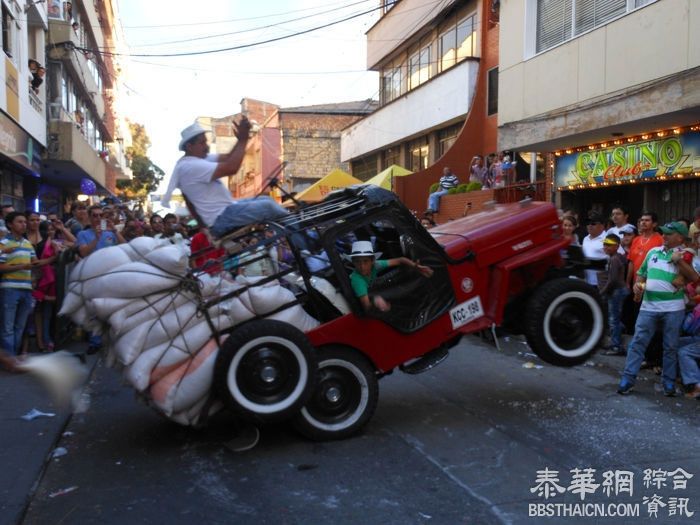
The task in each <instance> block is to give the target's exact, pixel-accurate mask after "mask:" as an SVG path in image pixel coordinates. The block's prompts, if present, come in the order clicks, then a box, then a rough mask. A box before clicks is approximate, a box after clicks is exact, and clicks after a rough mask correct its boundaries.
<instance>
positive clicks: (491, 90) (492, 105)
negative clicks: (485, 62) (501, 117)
mask: <svg viewBox="0 0 700 525" xmlns="http://www.w3.org/2000/svg"><path fill="white" fill-rule="evenodd" d="M488 75H489V76H488V102H487V108H486V114H487V115H495V114H496V113H498V68H497V67H494V68H493V69H489V73H488Z"/></svg>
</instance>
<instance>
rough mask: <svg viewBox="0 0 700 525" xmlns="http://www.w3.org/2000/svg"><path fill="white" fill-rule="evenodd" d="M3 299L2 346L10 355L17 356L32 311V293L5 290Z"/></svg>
mask: <svg viewBox="0 0 700 525" xmlns="http://www.w3.org/2000/svg"><path fill="white" fill-rule="evenodd" d="M0 297H2V331H1V332H0V344H2V348H3V349H4V350H6V351H7V352H9V353H10V354H14V355H17V354H19V350H20V348H21V346H22V335H23V334H24V327H25V326H26V324H27V318H28V317H29V314H30V312H31V311H32V305H33V302H34V301H33V300H32V291H31V290H21V289H18V288H3V289H2V291H1V292H0Z"/></svg>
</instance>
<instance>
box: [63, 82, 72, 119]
mask: <svg viewBox="0 0 700 525" xmlns="http://www.w3.org/2000/svg"><path fill="white" fill-rule="evenodd" d="M69 86H70V84H69V83H68V79H67V78H66V75H65V74H64V75H62V76H61V105H62V106H63V109H65V110H66V111H67V112H70V111H71V105H70V98H69V96H68V93H69V91H70V87H69Z"/></svg>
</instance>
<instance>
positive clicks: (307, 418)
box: [214, 186, 605, 439]
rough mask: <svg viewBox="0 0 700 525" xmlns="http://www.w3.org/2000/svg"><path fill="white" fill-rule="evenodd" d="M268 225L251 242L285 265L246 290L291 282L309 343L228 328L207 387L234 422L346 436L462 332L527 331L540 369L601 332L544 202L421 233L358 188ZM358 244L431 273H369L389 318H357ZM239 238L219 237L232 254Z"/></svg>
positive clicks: (373, 191)
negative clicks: (310, 321) (283, 251)
mask: <svg viewBox="0 0 700 525" xmlns="http://www.w3.org/2000/svg"><path fill="white" fill-rule="evenodd" d="M267 228H268V232H269V231H270V230H272V231H274V232H275V234H274V235H269V234H268V235H267V236H266V237H265V240H264V241H261V243H262V245H267V246H268V248H272V247H275V246H277V245H279V244H280V243H284V244H285V246H288V247H289V248H290V249H291V250H292V252H293V254H294V261H293V262H292V263H291V264H289V265H287V266H286V267H285V266H283V265H279V268H278V271H277V273H275V274H274V275H272V276H269V277H267V278H264V279H263V280H262V281H259V282H258V283H257V284H261V283H265V282H268V281H270V280H274V279H278V280H280V281H281V282H285V283H288V284H287V286H289V288H290V289H292V290H293V291H294V293H295V298H296V299H295V303H298V304H301V305H302V306H303V308H304V310H305V311H306V312H307V313H308V314H310V315H311V316H313V317H314V318H315V319H317V320H318V321H319V322H320V324H319V325H318V326H317V327H316V328H314V329H311V330H309V331H307V332H306V333H303V332H301V331H300V330H298V329H297V328H295V327H294V326H291V325H290V324H288V323H284V322H280V321H271V320H266V319H256V320H253V321H249V322H247V323H245V324H242V325H239V326H236V327H234V328H233V329H232V330H231V334H230V336H229V338H228V339H227V340H226V341H225V342H224V343H223V345H222V348H221V351H220V352H219V355H218V358H217V363H216V367H215V372H214V387H215V390H216V392H217V394H218V395H219V397H221V398H222V399H223V400H224V401H225V402H226V403H227V404H228V406H229V407H230V408H233V409H234V410H235V411H236V412H238V413H239V414H242V415H244V416H247V417H251V418H254V419H257V420H273V419H276V420H279V419H285V418H290V419H292V420H293V423H294V425H295V427H296V428H297V429H298V430H299V431H300V432H301V433H302V434H303V435H305V436H307V437H309V438H312V439H338V438H344V437H347V436H349V435H352V434H354V433H356V432H357V431H358V430H359V429H360V428H361V427H362V426H363V425H365V424H366V423H367V421H368V420H369V419H370V418H371V416H372V414H373V412H374V410H375V408H376V404H377V398H378V383H377V381H378V379H379V378H381V377H383V376H384V375H386V374H389V373H391V372H393V371H394V369H396V368H398V369H399V370H401V371H403V372H407V373H419V372H422V371H425V370H427V369H430V368H431V367H432V366H434V365H435V364H437V363H438V362H440V361H441V360H442V359H443V358H444V357H446V355H447V351H448V349H449V348H450V347H451V346H453V345H455V344H456V343H457V342H458V341H459V339H460V338H461V336H462V335H463V334H468V333H474V332H478V331H482V330H490V329H493V328H495V327H501V326H505V327H506V328H507V329H509V330H510V331H520V332H521V333H523V332H524V333H525V335H526V337H527V341H528V343H529V344H530V346H531V348H532V349H533V351H534V352H536V353H537V355H538V356H540V357H541V358H542V359H543V360H545V361H547V362H549V363H552V364H554V365H560V366H573V365H577V364H580V363H582V362H584V361H585V360H586V359H587V358H588V357H589V356H590V355H591V353H592V352H593V351H594V349H595V348H596V346H597V344H598V342H599V340H600V338H601V337H602V335H603V332H604V328H605V320H604V315H603V309H602V307H601V303H600V298H599V296H598V294H597V291H596V290H595V289H594V288H593V287H591V286H589V285H588V284H586V283H585V282H584V281H582V280H580V279H577V278H574V277H571V276H568V275H567V272H566V271H565V269H564V264H563V260H562V256H561V251H562V250H565V249H566V245H567V241H566V240H565V239H563V238H562V236H561V231H560V226H559V220H558V218H557V213H556V210H555V209H554V206H552V205H551V204H549V203H543V202H528V203H519V204H506V205H497V206H495V207H494V208H493V209H492V210H489V211H485V212H481V213H477V214H474V215H472V216H469V217H466V218H463V219H459V220H455V221H452V222H449V223H447V224H444V225H441V226H438V227H436V228H433V229H431V230H426V229H424V228H423V227H422V226H421V225H420V223H419V222H418V221H417V220H416V218H415V217H414V216H413V215H412V214H411V213H410V212H409V211H408V210H407V209H406V208H405V207H404V206H403V204H402V203H401V202H400V201H399V200H398V199H397V198H396V196H395V195H394V194H393V193H391V192H388V191H386V190H383V189H381V188H377V187H374V186H357V187H353V188H348V189H345V190H341V191H338V192H334V193H332V194H331V195H329V196H328V197H327V198H326V199H325V200H324V201H323V202H321V203H319V204H316V205H312V206H309V207H306V208H304V209H302V210H300V211H298V212H295V213H293V214H290V215H289V216H288V217H286V218H284V219H283V220H281V221H278V222H275V223H269V224H268V225H267ZM241 235H242V234H241ZM358 239H362V240H371V241H372V242H373V244H374V247H375V249H376V251H381V252H383V256H382V258H383V259H384V258H386V259H388V258H394V257H402V256H403V257H408V258H410V259H412V260H414V261H420V263H421V264H424V265H428V266H430V267H431V268H432V269H433V270H434V273H433V275H432V277H430V278H425V277H423V276H421V275H420V274H419V273H418V272H417V271H415V270H411V269H409V268H408V267H406V266H400V267H396V268H391V269H389V270H388V271H386V272H385V274H384V275H381V274H380V275H379V277H378V278H377V280H376V282H375V283H374V284H373V286H372V288H371V289H370V294H372V293H381V295H382V297H384V298H385V299H387V300H388V301H390V303H391V305H392V307H391V310H390V311H388V312H385V313H380V312H377V314H376V315H375V314H372V313H370V314H368V313H365V312H364V311H363V309H362V308H361V306H360V303H359V301H358V300H357V298H356V297H355V296H354V294H353V292H352V289H351V286H350V279H349V274H350V272H351V270H352V266H351V265H350V263H349V262H348V260H347V258H345V257H343V254H344V253H348V252H349V248H350V244H351V242H352V241H353V240H358ZM239 240H240V239H235V238H234V239H232V240H231V239H230V240H229V242H230V243H232V245H233V246H237V248H235V249H234V250H233V251H234V252H235V251H237V250H240V244H239V243H238V242H237V241H239ZM257 246H258V247H257V248H256V250H258V252H257V253H261V252H260V251H259V250H260V244H258V245H257ZM302 247H303V248H302ZM267 253H269V251H268V252H267ZM237 257H238V258H239V260H242V259H243V258H242V257H241V256H240V252H238V255H237ZM257 284H256V285H257ZM288 306H289V305H283V306H281V307H280V308H278V309H277V310H276V311H279V310H282V309H283V308H285V307H288Z"/></svg>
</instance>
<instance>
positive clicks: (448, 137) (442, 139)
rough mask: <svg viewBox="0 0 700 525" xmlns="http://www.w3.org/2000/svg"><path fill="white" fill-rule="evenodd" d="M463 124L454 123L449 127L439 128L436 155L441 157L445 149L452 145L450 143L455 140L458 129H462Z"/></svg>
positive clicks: (445, 151)
mask: <svg viewBox="0 0 700 525" xmlns="http://www.w3.org/2000/svg"><path fill="white" fill-rule="evenodd" d="M463 125H464V123H463V122H461V123H459V124H456V125H454V126H450V127H449V128H444V129H441V130H440V131H439V132H438V156H439V157H442V156H443V155H444V154H445V153H447V150H448V149H450V148H451V147H452V144H454V143H455V141H456V140H457V136H458V135H459V130H461V129H462V126H463Z"/></svg>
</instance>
